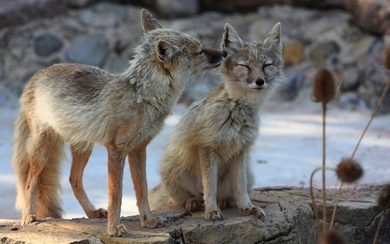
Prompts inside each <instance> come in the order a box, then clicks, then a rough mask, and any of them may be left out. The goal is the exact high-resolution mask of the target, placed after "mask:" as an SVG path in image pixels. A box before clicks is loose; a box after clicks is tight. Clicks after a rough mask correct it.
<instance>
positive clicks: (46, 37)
mask: <svg viewBox="0 0 390 244" xmlns="http://www.w3.org/2000/svg"><path fill="white" fill-rule="evenodd" d="M62 46H63V44H62V41H61V40H60V39H59V38H58V37H57V36H55V35H52V34H48V33H47V34H42V35H40V36H38V37H37V38H36V39H35V43H34V49H35V53H36V54H37V55H38V56H42V57H46V56H49V55H50V54H52V53H55V52H57V51H58V50H60V49H61V48H62Z"/></svg>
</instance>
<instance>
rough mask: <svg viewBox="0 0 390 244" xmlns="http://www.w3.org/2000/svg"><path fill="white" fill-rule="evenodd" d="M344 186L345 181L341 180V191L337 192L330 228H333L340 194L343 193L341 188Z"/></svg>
mask: <svg viewBox="0 0 390 244" xmlns="http://www.w3.org/2000/svg"><path fill="white" fill-rule="evenodd" d="M342 188H343V182H341V184H340V187H339V191H338V193H337V197H336V202H335V204H334V208H333V213H332V219H331V221H330V226H329V230H331V229H332V227H333V223H334V218H335V216H336V210H337V205H338V204H339V200H340V195H341V189H342Z"/></svg>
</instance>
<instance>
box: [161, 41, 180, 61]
mask: <svg viewBox="0 0 390 244" xmlns="http://www.w3.org/2000/svg"><path fill="white" fill-rule="evenodd" d="M182 50H183V48H179V47H176V46H173V45H171V44H169V43H168V42H166V41H163V40H158V42H157V44H156V53H157V57H158V59H159V60H160V61H161V62H165V61H167V60H170V59H172V58H173V57H174V56H175V55H176V54H177V53H179V52H181V51H182Z"/></svg>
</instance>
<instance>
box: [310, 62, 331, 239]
mask: <svg viewBox="0 0 390 244" xmlns="http://www.w3.org/2000/svg"><path fill="white" fill-rule="evenodd" d="M335 94H336V89H335V83H334V80H333V76H332V74H331V73H330V72H329V70H327V69H321V70H319V71H318V72H317V74H316V75H315V77H314V85H313V94H312V100H313V101H314V102H321V103H322V203H323V204H322V209H323V211H322V212H323V215H322V220H323V222H324V225H323V232H325V231H326V190H325V188H326V180H325V166H326V164H325V161H326V137H325V135H326V133H325V127H326V105H327V103H328V102H330V101H331V100H332V99H333V98H334V97H335ZM310 188H311V186H310Z"/></svg>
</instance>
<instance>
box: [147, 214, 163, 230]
mask: <svg viewBox="0 0 390 244" xmlns="http://www.w3.org/2000/svg"><path fill="white" fill-rule="evenodd" d="M165 222H166V220H165V219H164V218H162V217H159V216H158V217H154V218H151V219H149V220H146V219H145V220H143V221H141V226H142V227H146V228H151V229H152V228H159V227H163V226H164V223H165Z"/></svg>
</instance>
